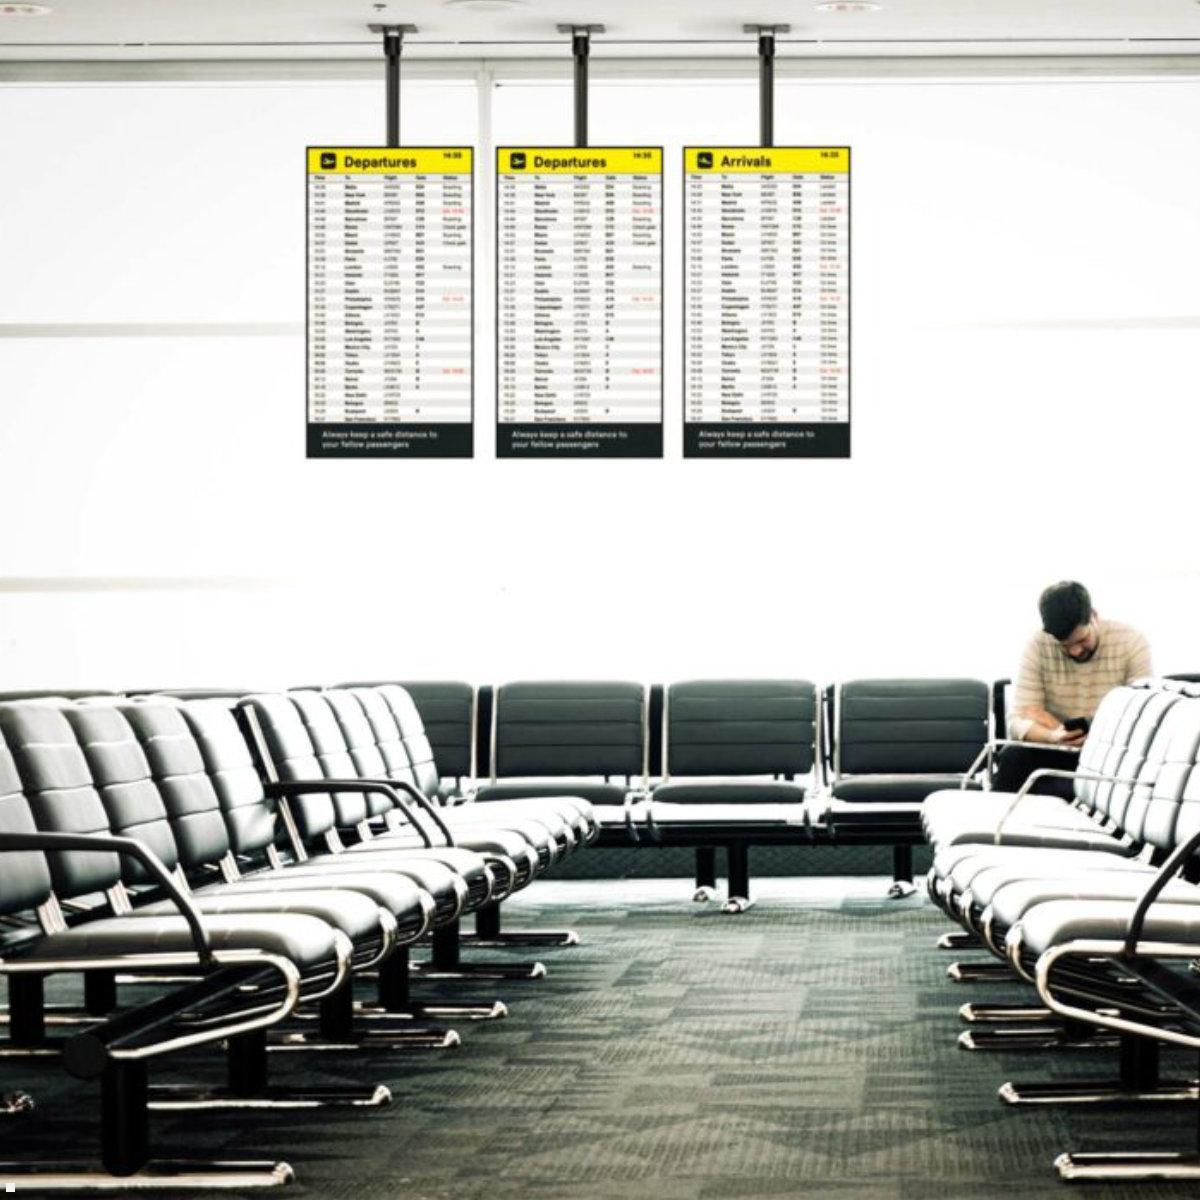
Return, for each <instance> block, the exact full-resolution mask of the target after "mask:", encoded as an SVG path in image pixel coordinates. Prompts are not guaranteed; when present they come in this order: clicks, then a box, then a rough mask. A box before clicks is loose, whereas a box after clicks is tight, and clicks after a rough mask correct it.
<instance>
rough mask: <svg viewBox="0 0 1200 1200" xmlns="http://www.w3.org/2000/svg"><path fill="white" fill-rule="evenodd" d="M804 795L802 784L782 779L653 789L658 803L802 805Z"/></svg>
mask: <svg viewBox="0 0 1200 1200" xmlns="http://www.w3.org/2000/svg"><path fill="white" fill-rule="evenodd" d="M805 795H806V792H805V789H804V787H803V786H802V785H801V784H798V783H788V782H785V781H783V780H753V779H735V780H722V781H720V782H716V783H694V782H692V783H663V784H660V785H659V786H658V787H657V788H655V789H654V801H655V803H656V804H657V803H659V802H662V803H664V804H803V803H804V797H805Z"/></svg>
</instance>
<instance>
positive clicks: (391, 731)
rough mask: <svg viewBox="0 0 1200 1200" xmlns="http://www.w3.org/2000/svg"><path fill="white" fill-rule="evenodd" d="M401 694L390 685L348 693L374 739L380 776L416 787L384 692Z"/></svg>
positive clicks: (406, 753)
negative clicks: (380, 765) (378, 757)
mask: <svg viewBox="0 0 1200 1200" xmlns="http://www.w3.org/2000/svg"><path fill="white" fill-rule="evenodd" d="M389 689H390V690H393V691H396V692H403V689H402V688H400V687H398V686H397V685H394V684H385V685H380V686H379V687H355V688H351V689H350V692H351V694H352V695H353V696H354V698H355V699H356V700H357V701H358V703H359V705H360V707H361V708H362V710H363V715H364V716H365V717H366V718H367V721H368V723H369V724H370V726H371V733H372V736H373V737H374V739H375V748H376V749H377V750H378V751H379V754H380V756H381V757H382V758H383V763H384V772H385V773H386V775H387V778H388V779H396V780H400V781H402V782H404V783H410V784H412V786H413V787H416V786H417V777H416V774H415V772H414V771H413V768H412V760H411V759H410V758H409V757H408V750H407V749H406V747H405V745H404V734H403V731H402V730H401V728H400V724H399V722H398V721H397V719H396V713H395V710H394V709H393V707H392V705H391V704H389V703H388V701H387V698H386V696H385V695H384V693H385V691H387V690H389Z"/></svg>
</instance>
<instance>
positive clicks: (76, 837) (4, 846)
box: [0, 833, 213, 968]
mask: <svg viewBox="0 0 1200 1200" xmlns="http://www.w3.org/2000/svg"><path fill="white" fill-rule="evenodd" d="M3 850H47V851H55V850H88V851H101V852H108V853H112V854H119V855H123V856H124V857H126V858H132V859H135V860H136V861H137V862H138V863H140V864H141V866H142V867H143V868H144V869H145V871H146V872H147V874H149V875H150V876H151V877H152V878H153V879H154V881H155V883H157V884H158V885H159V887H161V888H162V889H163V891H164V892H166V894H167V896H168V897H169V898H170V900H171V902H172V903H173V904H174V905H175V907H176V908H177V909H179V913H180V915H181V916H182V917H183V919H184V920H185V921H186V922H187V925H188V928H189V929H190V930H191V933H192V942H193V944H194V945H195V947H196V956H197V957H198V958H199V960H200V964H201V966H203V967H205V968H208V967H210V966H212V964H213V951H212V946H211V945H210V944H209V940H208V931H207V930H206V929H205V928H204V922H203V921H201V919H200V914H199V912H197V911H196V906H195V905H194V904H193V903H192V901H191V898H190V897H189V896H188V894H187V893H186V892H185V891H184V890H183V889H182V888H181V887H180V886H179V881H178V880H177V879H176V878H175V877H174V876H173V875H172V874H171V872H170V871H168V870H167V868H166V867H165V866H164V865H163V861H162V859H160V858H159V857H158V855H157V854H155V853H154V851H153V850H151V849H150V848H149V847H148V846H146V845H144V844H143V843H142V842H139V841H138V840H137V839H136V838H130V837H117V836H115V835H114V834H109V833H0V851H3Z"/></svg>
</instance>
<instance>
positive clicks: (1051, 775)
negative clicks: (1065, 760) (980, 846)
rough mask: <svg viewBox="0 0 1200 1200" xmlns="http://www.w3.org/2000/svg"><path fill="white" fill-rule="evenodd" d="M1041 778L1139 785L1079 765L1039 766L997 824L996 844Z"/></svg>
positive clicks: (1132, 780) (1022, 785)
mask: <svg viewBox="0 0 1200 1200" xmlns="http://www.w3.org/2000/svg"><path fill="white" fill-rule="evenodd" d="M1039 779H1087V780H1091V781H1092V782H1093V783H1119V784H1123V785H1126V786H1128V787H1137V785H1138V780H1136V779H1126V778H1124V777H1123V776H1120V775H1105V774H1102V773H1101V772H1100V771H1088V770H1081V769H1080V768H1078V767H1077V768H1076V769H1075V770H1074V771H1063V770H1061V769H1059V768H1057V767H1039V768H1038V769H1037V770H1036V771H1033V772H1032V773H1031V774H1030V776H1029V778H1028V779H1026V780H1025V782H1024V783H1023V784H1021V787H1020V790H1019V791H1018V792H1017V794H1016V795H1015V796H1014V797H1013V798H1012V801H1011V802H1010V803H1009V806H1008V807H1007V808H1006V809H1005V810H1004V815H1003V816H1002V817H1001V818H1000V821H999V823H998V824H997V825H996V837H995V841H994V845H997V846H999V845H1001V837H1000V835H1001V833H1002V832H1003V831H1004V824H1005V822H1006V821H1007V820H1008V818H1009V817H1010V816H1012V814H1013V811H1014V810H1015V809H1016V808H1017V806H1018V805H1019V804H1020V803H1021V801H1022V800H1024V799H1025V797H1026V796H1028V795H1029V792H1030V790H1031V789H1032V787H1033V785H1034V784H1035V783H1037V781H1038V780H1039ZM1063 803H1066V801H1064V802H1063Z"/></svg>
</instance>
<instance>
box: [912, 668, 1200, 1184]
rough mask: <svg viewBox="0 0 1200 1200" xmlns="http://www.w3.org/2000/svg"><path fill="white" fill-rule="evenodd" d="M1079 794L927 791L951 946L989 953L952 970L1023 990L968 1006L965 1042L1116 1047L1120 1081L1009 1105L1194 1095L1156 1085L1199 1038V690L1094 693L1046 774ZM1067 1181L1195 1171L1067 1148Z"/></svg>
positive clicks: (1022, 1091)
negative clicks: (1086, 716)
mask: <svg viewBox="0 0 1200 1200" xmlns="http://www.w3.org/2000/svg"><path fill="white" fill-rule="evenodd" d="M1049 771H1050V772H1051V773H1055V774H1060V775H1062V776H1063V777H1065V778H1068V779H1070V780H1071V781H1072V788H1073V798H1072V799H1070V800H1066V799H1059V798H1058V797H1055V796H1050V795H1038V794H1035V793H1033V792H1031V791H1030V790H1029V784H1027V785H1026V786H1025V787H1024V788H1022V790H1021V791H1020V792H1018V793H1012V794H1008V793H1000V792H996V791H993V792H991V793H990V794H988V795H987V796H980V797H975V798H974V802H973V803H971V804H964V803H963V796H962V793H961V791H960V790H944V791H939V792H935V793H933V794H931V795H930V796H929V797H928V798H927V800H926V801H925V805H924V814H923V820H924V825H925V829H926V832H927V835H928V838H929V841H930V843H931V845H932V847H933V849H934V852H935V853H934V860H933V866H932V868H931V870H930V873H929V879H928V887H929V894H930V896H931V897H932V899H933V900H934V901H935V903H937V904H938V905H939V906H940V907H941V908H942V909H943V910H944V911H945V912H946V914H947V915H948V916H949V917H950V918H952V919H953V920H954V921H955V922H957V923H958V924H959V925H960V926H961V931H960V932H959V933H958V934H956V935H953V936H952V937H949V938H947V939H946V941H945V944H946V945H947V946H953V947H964V946H970V947H976V948H979V949H982V950H986V951H988V952H990V954H991V956H992V961H990V962H989V961H987V960H985V961H984V962H982V963H979V962H971V961H966V962H963V963H959V964H955V966H954V967H952V968H951V972H950V973H951V976H952V977H953V978H956V979H959V980H961V981H967V982H972V981H974V982H978V981H988V982H993V983H1009V982H1020V983H1021V984H1024V985H1026V986H1028V987H1030V988H1032V989H1034V990H1035V991H1036V993H1037V995H1036V998H1033V997H1030V998H1029V999H1027V1000H1025V1001H1024V1002H1022V1003H1017V1004H1010V1003H1005V1004H987V1003H978V1004H968V1005H965V1006H964V1007H963V1009H962V1016H963V1017H964V1019H965V1020H967V1021H968V1022H970V1023H971V1025H972V1028H971V1029H970V1030H969V1031H967V1032H965V1033H964V1034H963V1036H962V1038H961V1039H960V1044H961V1045H963V1046H964V1048H966V1049H972V1050H986V1049H995V1048H1000V1049H1004V1050H1030V1051H1043V1052H1047V1051H1048V1052H1051V1053H1053V1052H1055V1051H1058V1050H1069V1051H1070V1052H1071V1054H1072V1056H1074V1057H1075V1059H1076V1060H1077V1058H1078V1054H1079V1052H1080V1050H1081V1049H1091V1050H1094V1051H1096V1052H1098V1053H1110V1054H1112V1055H1113V1057H1114V1059H1115V1071H1114V1077H1113V1079H1112V1080H1111V1081H1108V1082H1098V1081H1096V1080H1095V1079H1094V1078H1087V1077H1084V1078H1082V1079H1079V1080H1077V1081H1071V1080H1069V1079H1067V1080H1063V1079H1061V1078H1056V1079H1054V1080H1052V1081H1049V1082H1040V1083H1021V1082H1008V1083H1006V1084H1004V1086H1003V1087H1002V1088H1001V1089H1000V1096H1001V1098H1002V1099H1003V1100H1004V1101H1006V1102H1008V1103H1009V1104H1013V1105H1018V1106H1022V1105H1033V1106H1037V1107H1039V1108H1040V1107H1044V1106H1047V1105H1086V1106H1091V1107H1095V1106H1100V1105H1107V1104H1120V1105H1123V1106H1126V1107H1127V1108H1129V1109H1133V1108H1136V1107H1138V1106H1142V1107H1144V1108H1145V1109H1147V1110H1149V1111H1160V1110H1161V1108H1162V1106H1163V1105H1164V1104H1172V1103H1184V1104H1188V1105H1192V1106H1197V1105H1200V1088H1198V1086H1197V1082H1196V1079H1195V1076H1194V1074H1193V1073H1192V1071H1191V1070H1189V1071H1188V1073H1187V1075H1186V1077H1184V1078H1182V1079H1165V1078H1163V1077H1162V1075H1161V1072H1160V1052H1161V1050H1162V1048H1163V1047H1164V1046H1165V1047H1186V1048H1188V1049H1190V1050H1192V1051H1194V1050H1196V1049H1198V1048H1200V978H1198V976H1197V973H1196V966H1197V963H1198V962H1200V886H1197V881H1198V880H1200V859H1198V858H1197V851H1198V850H1200V689H1198V688H1197V687H1196V686H1195V685H1192V684H1186V683H1179V682H1172V681H1168V680H1147V681H1142V682H1140V683H1139V684H1137V685H1134V686H1128V687H1121V688H1117V689H1115V690H1114V691H1112V692H1111V693H1109V695H1108V696H1106V697H1105V699H1104V700H1103V702H1102V704H1101V706H1100V708H1099V710H1098V712H1097V713H1096V716H1095V719H1094V720H1093V722H1092V726H1091V730H1090V732H1089V735H1088V738H1087V740H1086V742H1085V743H1084V746H1083V749H1082V751H1081V753H1080V754H1079V755H1078V759H1077V761H1069V760H1065V761H1064V763H1063V765H1062V767H1061V768H1058V769H1055V768H1051V769H1049ZM1056 1166H1057V1169H1058V1172H1059V1173H1060V1175H1061V1176H1063V1177H1064V1178H1067V1179H1098V1180H1106V1179H1114V1180H1121V1179H1123V1180H1130V1179H1152V1178H1183V1179H1197V1178H1200V1155H1197V1153H1196V1152H1195V1150H1194V1149H1193V1148H1190V1147H1189V1149H1188V1150H1186V1151H1178V1152H1175V1151H1135V1152H1124V1151H1122V1152H1107V1151H1106V1152H1083V1153H1080V1152H1075V1151H1067V1152H1064V1153H1063V1154H1062V1155H1060V1157H1059V1159H1058V1160H1057V1164H1056Z"/></svg>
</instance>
